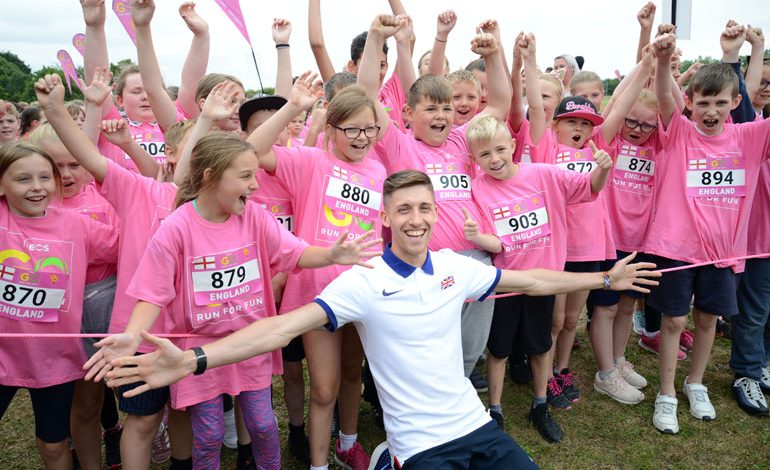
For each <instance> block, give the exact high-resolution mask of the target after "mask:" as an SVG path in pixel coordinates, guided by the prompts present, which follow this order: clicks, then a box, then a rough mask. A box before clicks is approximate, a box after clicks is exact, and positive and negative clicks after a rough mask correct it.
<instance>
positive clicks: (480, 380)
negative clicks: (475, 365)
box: [468, 369, 489, 393]
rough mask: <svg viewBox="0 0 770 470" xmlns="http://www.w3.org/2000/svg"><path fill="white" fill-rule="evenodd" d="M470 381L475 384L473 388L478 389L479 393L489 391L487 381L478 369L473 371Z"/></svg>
mask: <svg viewBox="0 0 770 470" xmlns="http://www.w3.org/2000/svg"><path fill="white" fill-rule="evenodd" d="M468 380H470V381H471V383H472V384H473V388H475V389H476V391H477V392H478V393H484V392H487V391H489V386H488V385H487V379H486V377H484V376H483V375H481V373H480V372H479V371H477V370H476V369H473V371H471V375H470V376H469V377H468Z"/></svg>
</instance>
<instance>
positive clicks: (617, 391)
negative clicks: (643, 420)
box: [594, 369, 644, 405]
mask: <svg viewBox="0 0 770 470" xmlns="http://www.w3.org/2000/svg"><path fill="white" fill-rule="evenodd" d="M594 390H596V391H597V392H599V393H602V394H604V395H607V396H608V397H610V398H612V399H613V400H615V401H618V402H620V403H624V404H626V405H635V404H637V403H640V402H641V401H642V400H644V393H642V392H640V391H639V390H637V389H635V388H634V387H632V386H631V385H629V384H628V382H626V381H625V380H623V377H621V376H620V374H619V373H618V371H617V369H615V370H613V371H612V372H611V373H610V376H609V377H607V379H605V380H602V379H601V378H600V376H599V373H598V372H597V373H596V375H595V376H594Z"/></svg>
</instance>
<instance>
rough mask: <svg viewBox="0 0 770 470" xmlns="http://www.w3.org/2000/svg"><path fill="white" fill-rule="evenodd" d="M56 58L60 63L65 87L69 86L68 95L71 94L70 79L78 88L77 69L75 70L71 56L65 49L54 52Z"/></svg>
mask: <svg viewBox="0 0 770 470" xmlns="http://www.w3.org/2000/svg"><path fill="white" fill-rule="evenodd" d="M56 58H57V59H59V63H60V64H61V69H62V71H63V72H64V79H65V80H67V88H69V90H70V95H71V94H72V83H71V80H74V81H75V85H76V86H77V87H78V88H80V85H79V83H78V72H77V70H75V64H74V63H73V62H72V57H71V56H70V53H69V52H67V51H65V50H64V49H62V50H60V51H59V52H57V53H56Z"/></svg>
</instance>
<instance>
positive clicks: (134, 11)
mask: <svg viewBox="0 0 770 470" xmlns="http://www.w3.org/2000/svg"><path fill="white" fill-rule="evenodd" d="M154 14H155V0H132V1H131V20H132V21H133V22H134V26H136V27H137V28H142V27H145V26H150V22H151V21H152V17H153V15H154Z"/></svg>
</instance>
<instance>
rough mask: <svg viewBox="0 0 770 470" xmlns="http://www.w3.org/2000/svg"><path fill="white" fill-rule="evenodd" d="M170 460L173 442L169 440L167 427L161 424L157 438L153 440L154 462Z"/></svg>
mask: <svg viewBox="0 0 770 470" xmlns="http://www.w3.org/2000/svg"><path fill="white" fill-rule="evenodd" d="M169 458H171V442H170V441H169V440H168V431H166V425H165V424H163V422H161V423H160V426H158V431H157V432H156V433H155V437H153V438H152V461H153V462H154V463H161V462H165V461H166V460H168V459H169Z"/></svg>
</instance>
